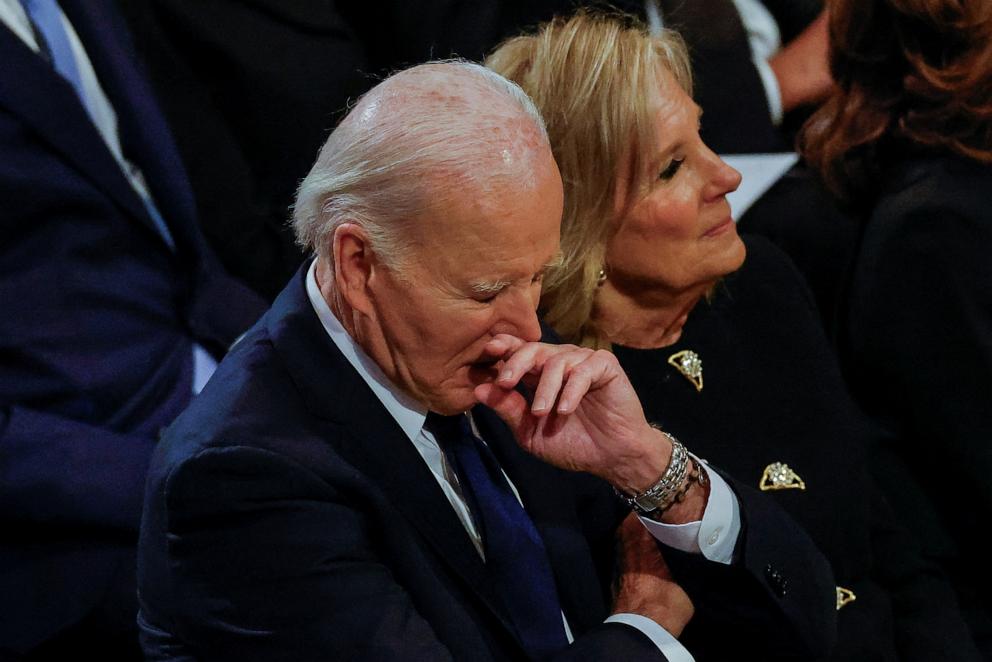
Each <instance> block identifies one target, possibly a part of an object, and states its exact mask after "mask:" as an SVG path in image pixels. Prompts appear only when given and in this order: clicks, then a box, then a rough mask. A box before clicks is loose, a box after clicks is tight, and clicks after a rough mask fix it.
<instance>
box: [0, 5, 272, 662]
mask: <svg viewBox="0 0 992 662" xmlns="http://www.w3.org/2000/svg"><path fill="white" fill-rule="evenodd" d="M0 62H2V63H3V66H2V69H0V200H2V204H0V233H2V236H3V241H2V242H0V274H2V277H0V309H2V310H3V315H2V316H0V525H2V527H3V530H4V535H3V536H2V542H0V613H2V614H3V617H2V618H0V657H3V658H4V659H7V658H8V657H12V658H14V659H17V658H20V657H24V658H25V659H53V658H54V659H60V658H62V657H63V656H66V655H73V656H75V655H80V654H84V653H86V652H87V651H99V653H100V654H101V655H102V656H104V657H113V658H114V659H122V658H126V657H127V656H135V657H136V656H138V655H139V654H140V653H139V652H138V648H137V638H136V626H135V622H134V618H135V613H136V598H135V594H134V591H135V588H134V587H135V580H134V563H135V561H134V546H135V542H136V537H137V528H138V520H139V515H140V510H141V497H142V493H143V488H144V482H145V472H146V469H147V465H148V460H149V457H150V455H151V452H152V449H153V447H154V446H155V444H156V442H157V439H158V436H159V431H160V430H161V429H162V428H163V427H164V426H166V425H167V424H168V423H169V422H171V421H172V419H173V418H174V417H175V416H176V415H177V414H178V413H179V412H180V411H182V409H183V408H184V407H185V406H186V405H187V404H188V403H189V401H190V400H191V398H192V397H193V395H194V393H195V392H196V391H198V389H199V388H201V387H202V385H203V382H205V381H206V379H207V378H208V377H209V375H210V373H211V372H212V370H213V368H214V367H215V366H216V360H218V359H219V358H220V357H221V356H222V355H223V354H224V352H225V351H226V350H227V348H228V347H229V346H230V345H231V343H232V342H233V341H234V339H235V338H236V337H237V336H238V335H239V334H240V333H241V332H243V331H244V330H245V329H246V328H247V327H248V326H249V325H250V324H251V323H252V322H253V321H254V319H255V318H256V317H257V316H258V314H259V313H260V312H261V309H262V304H261V302H260V301H259V299H258V298H257V297H256V296H255V295H254V294H252V293H251V292H250V291H248V290H247V289H246V288H244V287H243V286H241V285H240V284H239V283H238V282H236V281H234V280H233V279H231V278H229V277H228V276H227V275H225V273H224V272H223V271H222V269H221V268H220V267H219V266H218V263H217V262H216V260H215V258H214V257H213V256H212V254H211V253H210V251H209V249H208V248H207V247H206V245H205V243H204V241H203V239H202V237H201V235H200V232H199V230H198V227H197V219H196V216H195V211H194V205H193V200H192V195H191V193H190V190H189V186H188V183H187V179H186V175H185V172H184V170H183V167H182V165H181V163H180V159H179V156H178V154H177V151H176V149H175V147H174V145H173V142H172V139H171V137H170V135H169V130H168V127H167V126H166V123H165V121H164V119H163V118H162V116H161V113H160V112H159V110H158V107H157V106H156V103H155V101H154V95H153V94H152V91H151V88H150V87H149V86H148V85H147V83H146V81H145V79H144V77H143V75H142V74H141V72H140V71H139V69H138V67H137V66H136V63H135V61H134V57H133V50H132V46H131V43H130V42H129V38H128V36H127V34H126V30H125V28H124V26H123V23H122V22H121V21H120V20H119V18H118V16H117V15H116V13H115V11H114V10H113V8H112V4H111V3H109V2H102V1H96V2H92V1H91V2H82V1H73V0H62V1H61V2H55V0H23V2H18V1H17V0H4V1H3V2H0Z"/></svg>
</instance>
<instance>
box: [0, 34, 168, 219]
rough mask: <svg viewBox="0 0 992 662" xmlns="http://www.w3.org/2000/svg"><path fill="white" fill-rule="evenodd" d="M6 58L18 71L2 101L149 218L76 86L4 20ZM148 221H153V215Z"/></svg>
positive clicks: (5, 84) (1, 79) (1, 89)
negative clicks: (94, 123)
mask: <svg viewBox="0 0 992 662" xmlns="http://www.w3.org/2000/svg"><path fill="white" fill-rule="evenodd" d="M0 62H3V63H4V68H5V69H9V71H11V72H16V73H14V74H12V75H4V76H0V105H2V106H3V107H5V108H7V109H8V110H9V111H10V112H11V113H13V114H15V115H17V116H18V117H20V119H21V121H22V122H24V124H25V125H27V126H29V127H31V128H32V129H33V130H34V131H35V132H36V133H37V134H38V135H39V136H40V137H41V138H42V139H43V140H44V141H45V142H47V143H48V144H49V145H50V146H51V147H52V148H53V149H55V150H56V151H57V152H59V153H60V154H61V155H62V156H63V157H64V158H65V159H66V160H67V161H68V162H70V163H72V164H73V165H74V166H75V167H76V168H77V169H78V170H79V171H80V172H81V173H83V175H85V176H86V177H87V178H88V179H89V180H90V181H91V182H92V183H93V184H94V186H96V187H97V188H99V189H101V190H102V191H104V193H106V194H107V195H108V196H109V197H111V198H112V199H113V200H114V201H115V202H117V204H119V205H120V206H121V207H123V208H124V209H125V210H126V211H127V212H129V213H130V214H131V215H132V216H136V217H139V218H142V219H146V218H147V214H146V212H145V210H144V208H143V207H142V204H141V200H140V199H139V198H138V196H137V194H135V192H134V191H133V190H132V189H131V186H130V185H129V184H128V182H127V180H126V179H125V178H124V174H123V173H122V172H121V169H120V166H118V164H117V161H115V160H114V157H113V155H111V153H110V150H109V149H107V146H106V144H105V143H104V142H103V138H101V137H100V134H99V133H98V132H97V130H96V127H95V126H93V122H92V121H91V120H90V117H89V115H88V114H87V113H86V110H85V108H84V107H83V104H82V102H81V101H80V100H79V97H77V96H76V93H75V90H73V88H72V86H71V85H70V84H69V83H68V82H66V81H65V80H64V79H63V78H62V77H61V76H59V75H58V74H57V73H56V72H55V70H54V69H52V68H51V67H50V66H49V65H48V64H47V63H46V62H45V61H44V60H42V59H41V57H39V56H38V55H37V54H36V53H34V52H33V51H32V50H31V49H30V48H28V46H27V45H26V44H25V43H24V42H22V41H21V40H20V38H19V37H18V36H17V35H15V34H14V33H13V32H11V31H10V29H9V28H7V26H6V25H3V24H0ZM147 223H148V224H149V227H151V220H150V219H148V220H147ZM156 232H157V231H156Z"/></svg>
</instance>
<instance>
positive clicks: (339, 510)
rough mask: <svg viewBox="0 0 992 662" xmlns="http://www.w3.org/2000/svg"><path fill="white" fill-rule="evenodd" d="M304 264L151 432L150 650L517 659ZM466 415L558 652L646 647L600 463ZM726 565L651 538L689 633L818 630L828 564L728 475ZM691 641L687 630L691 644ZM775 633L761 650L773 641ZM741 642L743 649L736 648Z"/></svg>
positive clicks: (166, 654) (829, 585)
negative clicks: (315, 295) (526, 559)
mask: <svg viewBox="0 0 992 662" xmlns="http://www.w3.org/2000/svg"><path fill="white" fill-rule="evenodd" d="M305 274H306V271H305V268H304V269H303V270H301V271H300V272H299V273H298V274H297V276H296V277H295V278H294V280H293V281H291V283H290V284H289V286H288V287H287V288H286V290H284V291H283V293H282V294H281V295H280V296H279V298H277V300H276V302H275V305H274V306H273V308H272V309H271V310H270V311H269V312H268V313H267V314H266V315H265V316H264V317H263V318H262V320H260V321H259V323H258V324H257V325H256V326H255V328H254V329H253V330H252V331H251V332H250V333H249V334H248V335H247V336H246V337H245V338H244V339H243V340H242V341H241V342H240V343H239V344H238V345H237V346H236V347H235V348H234V349H233V350H232V352H231V353H230V354H229V355H228V357H227V358H226V359H225V360H224V362H223V363H222V364H221V366H220V368H219V369H218V372H217V373H216V374H215V376H214V378H213V380H211V382H210V384H209V385H208V386H207V388H206V389H205V390H204V392H203V393H202V394H201V395H200V396H199V397H198V398H197V399H196V400H195V401H194V402H193V404H192V405H191V406H190V408H189V409H188V410H187V411H186V412H185V413H184V414H183V415H182V416H180V418H179V419H177V421H176V423H175V424H173V425H172V426H171V427H170V429H169V430H168V431H167V432H166V434H165V436H164V438H163V441H162V443H161V444H160V445H159V447H158V448H157V449H156V452H155V455H154V457H153V459H152V466H151V469H150V471H149V482H148V491H147V495H146V503H145V512H144V516H143V521H142V529H141V538H140V542H139V554H138V556H139V559H138V584H139V592H140V602H141V615H140V617H139V622H140V623H141V626H142V628H143V631H144V635H143V646H144V648H145V651H146V654H147V655H148V657H149V659H192V658H197V659H201V658H202V659H211V660H226V659H230V660H272V659H292V660H309V659H331V658H333V659H361V660H369V659H418V660H419V659H449V658H454V659H460V660H503V659H521V658H523V657H524V652H523V650H522V649H521V647H520V644H519V643H518V642H517V640H516V638H515V636H514V635H513V634H512V630H511V629H510V627H509V626H508V624H507V617H506V614H505V612H504V608H503V607H502V606H501V605H499V604H498V603H497V601H496V599H495V597H494V592H493V588H492V584H491V580H490V578H489V577H488V575H487V572H486V568H485V565H484V564H483V563H482V561H481V560H480V558H479V556H478V554H477V552H476V550H475V548H474V547H473V545H472V543H471V542H470V539H469V537H468V535H467V533H466V532H465V530H464V528H463V527H462V525H461V523H460V522H459V520H458V519H457V517H456V515H455V513H454V511H453V509H452V508H451V506H450V504H449V503H448V501H447V499H446V498H445V496H444V494H443V493H442V491H441V489H440V487H439V486H438V484H437V481H436V480H435V479H434V477H433V475H432V474H431V473H430V471H429V470H428V468H427V466H426V464H425V463H424V462H423V460H422V458H421V457H420V455H419V454H418V453H417V451H416V449H415V448H414V446H413V444H411V443H410V441H409V439H408V438H407V437H406V436H405V435H404V433H403V432H402V430H401V429H400V427H399V426H398V425H397V424H396V422H395V421H394V420H393V418H392V417H391V416H390V415H389V413H388V412H387V411H386V410H385V408H384V407H383V406H382V404H381V403H380V402H379V400H378V399H377V398H376V397H375V395H374V394H373V393H372V392H371V391H370V390H369V388H368V386H367V385H366V383H365V382H364V381H363V380H362V378H361V376H360V375H358V374H357V373H356V372H355V370H354V369H353V368H352V367H351V366H350V365H349V364H348V363H347V361H346V359H345V358H344V357H343V356H342V355H341V354H340V352H339V351H338V349H337V347H336V346H335V345H334V344H333V342H332V341H331V339H330V338H329V337H328V336H327V334H326V332H325V331H324V329H323V327H322V326H321V324H320V322H319V320H318V319H317V316H316V313H315V312H314V311H313V308H312V306H311V305H310V302H309V300H308V298H307V295H306V291H305V286H304V277H305ZM474 415H475V420H476V422H477V423H478V424H479V426H480V429H481V431H482V433H483V435H484V436H485V438H486V440H487V442H488V443H489V445H490V447H492V448H493V450H494V452H495V453H496V454H497V456H498V457H499V459H500V461H501V463H502V466H503V468H504V470H505V471H506V472H507V474H508V475H509V476H510V477H511V479H512V480H513V482H514V484H515V485H516V486H517V488H518V489H519V491H520V496H521V498H522V500H523V502H524V505H525V507H526V508H527V511H528V513H529V514H530V516H531V517H532V519H533V520H534V522H535V524H536V526H537V528H538V530H539V531H540V533H541V535H542V538H543V540H544V543H545V546H546V547H547V550H548V554H549V556H550V558H551V563H552V566H553V569H554V572H555V578H556V583H557V586H558V591H559V594H560V596H561V602H562V606H563V610H564V612H565V614H566V616H567V617H568V621H569V624H570V626H571V628H572V631H573V633H574V634H575V635H576V639H577V641H576V644H575V645H573V646H572V647H571V648H570V649H569V654H570V655H571V656H572V657H573V658H574V659H662V657H661V655H660V653H659V652H658V651H657V649H655V648H654V647H653V645H652V644H651V643H650V642H649V641H648V640H647V638H646V637H644V635H643V634H641V633H640V632H639V631H637V630H635V629H633V628H630V627H629V626H626V625H621V624H605V625H604V624H603V623H602V621H603V619H604V618H605V617H606V616H607V615H608V614H609V603H610V595H609V588H608V587H609V585H610V579H611V574H612V564H613V561H614V551H615V550H614V542H613V535H614V530H615V526H616V524H617V522H618V519H619V518H621V517H622V516H623V514H624V512H623V511H622V509H619V508H618V502H617V500H616V499H615V498H614V497H613V494H612V490H611V489H610V488H609V487H608V486H607V485H605V484H604V483H602V482H601V481H599V480H597V479H593V478H591V477H590V476H587V475H582V474H572V473H567V472H563V471H560V470H558V469H555V468H553V467H551V466H549V465H545V464H543V463H541V462H539V461H537V460H536V459H534V458H532V457H531V456H529V455H527V454H525V453H524V452H523V451H521V450H520V449H519V447H518V446H517V445H516V443H515V441H514V440H513V439H512V437H511V435H510V434H509V431H508V430H507V429H506V428H505V426H504V425H503V424H502V423H501V422H500V421H499V420H498V419H497V417H496V416H495V414H494V413H493V412H492V411H490V410H487V409H485V408H482V407H477V408H476V409H475V410H474ZM741 503H742V509H743V510H744V513H745V519H746V528H747V531H746V535H744V536H743V539H742V541H741V542H740V543H739V545H738V549H737V556H738V561H737V562H736V563H735V564H734V565H733V566H724V565H720V564H716V563H710V562H707V561H705V560H703V559H702V558H701V557H699V556H695V555H687V554H680V553H676V552H675V551H673V550H666V559H667V560H668V562H669V565H670V566H671V568H672V570H673V572H674V573H675V576H676V578H677V579H678V580H679V581H680V583H681V584H682V585H683V586H684V587H685V588H686V590H687V592H688V593H689V594H690V596H691V597H692V599H693V601H694V604H695V606H696V617H695V618H696V619H698V620H699V621H700V623H701V626H700V628H698V629H699V631H700V632H701V633H703V634H704V635H705V636H708V637H714V636H727V637H728V638H733V639H734V641H735V642H736V643H737V644H738V645H739V646H740V649H741V650H743V651H752V652H754V651H757V650H761V653H762V655H764V654H765V650H764V648H760V649H759V648H758V646H760V645H762V644H764V645H765V646H767V645H768V643H769V642H770V641H775V642H781V644H782V647H781V649H779V652H783V653H785V654H786V655H789V654H792V655H796V656H798V657H799V658H800V659H811V658H812V657H815V655H814V653H813V651H822V650H826V648H827V647H828V646H829V643H830V641H829V640H830V639H831V638H832V636H833V627H834V618H835V612H834V606H833V590H834V589H833V586H834V584H833V577H832V576H831V574H830V572H829V570H828V569H827V568H826V564H825V561H824V560H823V559H822V557H821V556H820V554H819V552H818V551H816V550H815V549H814V548H813V547H812V545H811V544H810V543H809V541H808V539H807V538H806V537H805V535H804V534H802V533H800V532H799V531H798V530H797V528H796V527H795V525H793V524H792V522H791V520H789V519H788V518H786V517H784V516H783V515H782V513H781V511H778V510H777V509H776V507H775V506H774V505H772V504H770V502H769V501H767V500H765V499H763V498H762V497H761V495H758V494H757V493H755V492H751V491H747V490H743V491H742V492H741ZM689 646H690V649H691V642H689ZM775 652H776V651H768V653H769V654H771V655H774V654H775ZM743 657H745V658H746V657H747V655H743Z"/></svg>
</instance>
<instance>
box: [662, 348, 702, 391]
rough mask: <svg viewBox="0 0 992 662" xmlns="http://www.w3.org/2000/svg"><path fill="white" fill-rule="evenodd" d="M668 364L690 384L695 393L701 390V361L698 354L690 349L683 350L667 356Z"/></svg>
mask: <svg viewBox="0 0 992 662" xmlns="http://www.w3.org/2000/svg"><path fill="white" fill-rule="evenodd" d="M668 364H669V365H671V366H674V367H675V369H676V370H678V371H679V372H680V373H682V376H683V377H685V378H686V379H688V380H689V381H690V382H692V385H693V386H695V387H696V390H697V391H702V390H703V360H702V359H700V358H699V354H696V353H695V352H694V351H692V350H691V349H683V350H682V351H681V352H675V353H674V354H672V355H671V356H669V357H668Z"/></svg>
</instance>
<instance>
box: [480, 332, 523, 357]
mask: <svg viewBox="0 0 992 662" xmlns="http://www.w3.org/2000/svg"><path fill="white" fill-rule="evenodd" d="M526 344H527V341H525V340H521V339H520V338H517V337H516V336H511V335H510V334H508V333H499V334H496V335H495V336H493V337H492V338H491V339H490V340H489V342H488V343H486V346H485V347H484V348H483V351H484V352H485V353H486V354H487V355H488V356H491V357H494V358H501V359H508V358H510V356H512V355H513V353H514V352H516V351H517V350H518V349H520V348H521V347H523V346H524V345H526Z"/></svg>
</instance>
